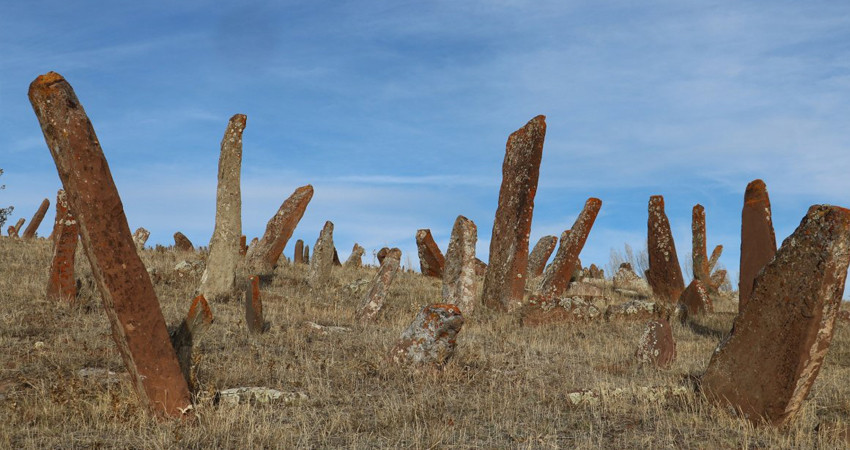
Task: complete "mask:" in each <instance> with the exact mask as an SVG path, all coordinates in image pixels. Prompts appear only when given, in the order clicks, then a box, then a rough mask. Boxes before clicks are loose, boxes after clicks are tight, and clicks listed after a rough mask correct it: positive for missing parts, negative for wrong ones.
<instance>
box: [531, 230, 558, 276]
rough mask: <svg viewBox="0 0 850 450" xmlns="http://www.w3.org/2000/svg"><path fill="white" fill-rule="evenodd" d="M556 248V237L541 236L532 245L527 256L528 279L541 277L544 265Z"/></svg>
mask: <svg viewBox="0 0 850 450" xmlns="http://www.w3.org/2000/svg"><path fill="white" fill-rule="evenodd" d="M557 246H558V236H543V237H542V238H540V240H538V241H537V244H535V245H534V248H533V249H532V250H531V253H530V254H529V255H528V279H529V280H530V279H532V278H536V277H539V276H540V275H543V269H545V268H546V263H547V262H548V261H549V257H550V256H552V252H554V251H555V247H557Z"/></svg>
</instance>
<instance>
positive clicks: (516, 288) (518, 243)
mask: <svg viewBox="0 0 850 450" xmlns="http://www.w3.org/2000/svg"><path fill="white" fill-rule="evenodd" d="M545 136H546V117H545V116H537V117H535V118H533V119H531V120H530V121H529V122H528V123H527V124H526V125H525V126H524V127H522V128H520V129H519V130H517V131H515V132H514V133H513V134H511V136H510V137H509V138H508V143H507V145H506V149H505V160H504V162H503V163H502V186H501V188H500V189H499V205H498V207H497V209H496V218H495V220H494V221H493V233H492V235H491V238H490V262H489V264H488V265H487V272H486V273H485V275H484V287H483V295H482V301H483V303H484V304H485V305H487V306H488V307H490V308H495V309H499V310H513V309H515V308H517V307H519V306H520V305H521V304H522V299H523V295H524V293H525V281H526V280H525V277H526V274H527V271H528V235H529V233H530V232H531V216H532V214H533V212H534V195H535V194H536V193H537V178H538V176H539V175H540V160H541V158H542V157H543V140H544V138H545Z"/></svg>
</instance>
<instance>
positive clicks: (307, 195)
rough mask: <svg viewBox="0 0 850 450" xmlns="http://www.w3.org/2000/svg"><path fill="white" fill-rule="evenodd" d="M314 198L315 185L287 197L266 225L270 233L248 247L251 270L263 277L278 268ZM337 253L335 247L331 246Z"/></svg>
mask: <svg viewBox="0 0 850 450" xmlns="http://www.w3.org/2000/svg"><path fill="white" fill-rule="evenodd" d="M312 198H313V186H311V185H309V184H308V185H306V186H301V187H299V188H298V189H296V190H295V192H293V193H292V195H290V196H289V198H287V199H286V200H285V201H284V202H283V204H281V205H280V208H279V209H278V210H277V213H276V214H275V215H274V216H272V218H271V219H269V222H268V224H266V232H265V233H263V237H262V239H260V240H259V241H257V243H256V244H252V245H251V247H249V248H248V254H247V255H246V257H245V263H246V268H247V270H248V272H249V273H253V274H256V275H259V276H267V275H271V274H272V273H274V268H275V266H276V265H277V261H278V260H279V259H280V255H281V254H282V253H283V249H284V248H285V247H286V243H287V242H289V238H290V237H292V233H293V232H294V231H295V227H296V226H298V222H300V221H301V217H303V216H304V211H306V210H307V205H308V204H309V203H310V200H311V199H312ZM330 252H331V256H333V247H331V249H330Z"/></svg>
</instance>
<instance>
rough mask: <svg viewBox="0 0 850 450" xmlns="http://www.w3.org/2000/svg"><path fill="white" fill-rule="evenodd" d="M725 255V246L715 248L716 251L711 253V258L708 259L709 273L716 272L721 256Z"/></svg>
mask: <svg viewBox="0 0 850 450" xmlns="http://www.w3.org/2000/svg"><path fill="white" fill-rule="evenodd" d="M722 254H723V246H722V245H718V246H716V247H714V250H712V252H711V257H710V258H708V271H709V272H714V268H715V267H717V262H718V261H719V260H720V255H722Z"/></svg>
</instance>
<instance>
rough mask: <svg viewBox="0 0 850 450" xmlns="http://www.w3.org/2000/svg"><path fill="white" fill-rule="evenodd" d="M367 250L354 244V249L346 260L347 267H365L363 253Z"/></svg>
mask: <svg viewBox="0 0 850 450" xmlns="http://www.w3.org/2000/svg"><path fill="white" fill-rule="evenodd" d="M365 251H366V250H365V249H364V248H363V247H361V246H360V245H358V244H357V243H354V248H352V249H351V254H350V255H348V259H347V260H345V267H360V266H362V265H363V252H365Z"/></svg>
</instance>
